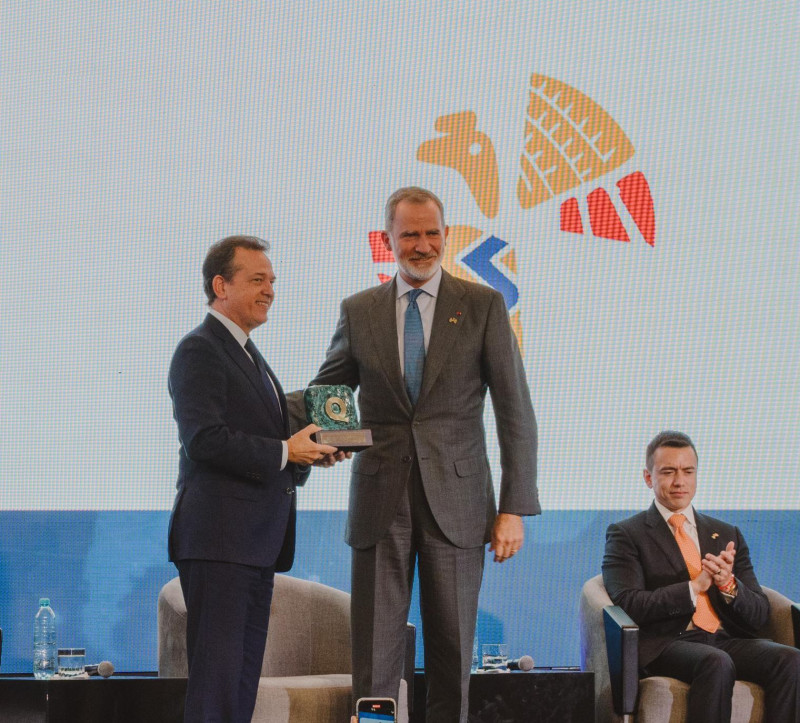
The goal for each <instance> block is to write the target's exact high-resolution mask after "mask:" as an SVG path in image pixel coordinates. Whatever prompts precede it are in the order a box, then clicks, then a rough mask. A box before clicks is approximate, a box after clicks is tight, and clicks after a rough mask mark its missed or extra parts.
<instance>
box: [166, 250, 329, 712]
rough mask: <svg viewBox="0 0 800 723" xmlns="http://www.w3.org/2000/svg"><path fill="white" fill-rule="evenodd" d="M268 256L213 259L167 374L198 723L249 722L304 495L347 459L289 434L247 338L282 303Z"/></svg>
mask: <svg viewBox="0 0 800 723" xmlns="http://www.w3.org/2000/svg"><path fill="white" fill-rule="evenodd" d="M268 250H269V246H268V245H267V243H266V242H264V241H262V240H260V239H257V238H255V237H252V236H230V237H228V238H225V239H223V240H222V241H219V242H218V243H216V244H214V245H213V246H212V247H211V248H210V249H209V251H208V254H207V255H206V259H205V262H204V263H203V281H204V287H205V292H206V296H207V297H208V305H209V313H208V315H207V316H206V318H205V321H203V323H202V324H201V325H200V326H198V327H197V328H196V329H194V330H193V331H191V332H190V333H189V334H187V335H186V336H185V337H184V338H183V339H182V340H181V342H180V343H179V344H178V348H177V349H176V351H175V354H174V356H173V358H172V363H171V365H170V370H169V391H170V395H171V397H172V403H173V410H174V416H175V421H176V422H177V424H178V435H179V437H180V443H181V447H180V469H179V474H178V483H177V488H178V492H177V495H176V497H175V504H174V506H173V509H172V516H171V518H170V529H169V556H170V560H172V561H173V562H174V563H175V565H176V567H177V568H178V572H179V575H180V581H181V588H182V589H183V595H184V598H185V600H186V609H187V628H186V643H187V653H188V661H189V683H188V687H187V692H186V713H185V720H186V721H187V722H188V721H191V722H192V723H197V722H199V721H202V722H203V723H205V722H207V721H208V722H210V721H224V723H238V722H240V721H241V723H249V721H250V719H251V717H252V714H253V709H254V707H255V700H256V693H257V692H258V679H259V675H260V672H261V664H262V660H263V657H264V647H265V644H266V639H267V626H268V623H269V610H270V602H271V600H272V587H273V579H274V575H275V572H276V571H284V570H288V569H289V568H290V567H291V565H292V560H293V557H294V531H295V485H296V484H297V483H298V482H300V481H302V478H303V475H304V474H305V473H306V468H307V466H308V465H310V464H313V463H322V464H325V465H328V464H331V463H332V462H333V461H335V460H336V459H340V458H342V457H343V455H341V454H339V455H334V453H335V452H336V450H335V448H333V447H329V446H326V445H319V444H316V443H314V442H313V441H312V440H311V438H310V435H311V434H312V433H313V432H315V431H317V429H319V428H318V427H315V426H314V425H309V426H307V427H306V428H305V429H302V430H300V431H299V432H298V433H297V434H295V435H294V436H291V437H290V436H289V432H288V430H289V417H288V412H287V409H286V398H285V397H284V394H283V389H282V388H281V385H280V383H279V382H278V380H277V378H276V377H275V375H274V374H273V373H272V370H271V369H270V368H269V366H268V365H267V363H266V361H265V360H264V358H263V357H262V356H261V354H260V353H259V351H258V350H257V349H256V347H255V345H254V344H253V342H252V340H251V339H250V336H249V335H250V332H251V331H252V330H253V329H255V328H256V327H258V326H260V325H261V324H263V323H264V322H265V321H266V320H267V313H268V311H269V308H270V306H271V304H272V301H273V299H274V293H275V292H274V283H275V274H274V272H273V269H272V264H271V263H270V260H269V259H268V258H267V255H266V253H267V251H268Z"/></svg>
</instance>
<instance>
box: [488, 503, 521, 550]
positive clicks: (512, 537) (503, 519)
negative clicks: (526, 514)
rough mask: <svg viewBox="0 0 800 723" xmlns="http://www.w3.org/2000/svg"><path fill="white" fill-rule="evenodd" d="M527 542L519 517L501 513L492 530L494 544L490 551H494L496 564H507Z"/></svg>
mask: <svg viewBox="0 0 800 723" xmlns="http://www.w3.org/2000/svg"><path fill="white" fill-rule="evenodd" d="M524 540H525V526H524V525H523V524H522V518H521V517H520V516H519V515H512V514H510V513H508V512H501V513H500V514H498V515H497V517H496V518H495V521H494V527H493V528H492V543H491V544H490V545H489V550H492V551H494V561H495V562H505V561H506V560H510V559H511V558H512V557H514V555H516V554H517V553H518V552H519V550H520V548H521V547H522V543H523V541H524Z"/></svg>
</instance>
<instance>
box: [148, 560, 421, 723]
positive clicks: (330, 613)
mask: <svg viewBox="0 0 800 723" xmlns="http://www.w3.org/2000/svg"><path fill="white" fill-rule="evenodd" d="M414 635H415V631H414V628H413V626H409V629H408V637H407V640H406V660H407V663H408V664H407V666H406V668H407V670H411V671H412V675H413V665H414V647H415V643H414ZM187 671H188V666H187V662H186V604H185V603H184V600H183V593H182V592H181V586H180V581H179V579H178V578H177V577H176V578H174V579H172V580H170V581H169V582H168V583H167V584H166V585H164V587H163V588H162V589H161V592H160V594H159V596H158V674H159V676H160V677H167V678H176V677H177V678H182V677H186V675H187ZM407 680H408V681H409V682H413V677H411V678H410V679H409V677H408V676H406V680H403V682H402V684H401V695H400V700H399V701H398V720H399V721H408V700H409V688H408V684H407V682H406V681H407ZM351 685H352V678H351V666H350V595H348V594H347V593H346V592H343V591H341V590H336V589H334V588H331V587H328V586H326V585H322V584H320V583H316V582H310V581H308V580H298V579H296V578H293V577H288V576H286V575H276V576H275V589H274V592H273V596H272V609H271V612H270V623H269V634H268V636H267V648H266V651H265V653H264V663H263V666H262V668H261V680H260V682H259V689H258V697H257V698H256V708H255V711H254V713H253V721H256V722H258V723H261V722H263V723H279V722H283V721H285V722H286V723H307V722H308V721H316V722H318V723H326V722H327V721H330V722H331V723H341V721H348V720H350V712H351V709H352V703H351Z"/></svg>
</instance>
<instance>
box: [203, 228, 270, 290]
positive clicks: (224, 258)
mask: <svg viewBox="0 0 800 723" xmlns="http://www.w3.org/2000/svg"><path fill="white" fill-rule="evenodd" d="M236 249H251V250H253V251H263V252H264V253H265V254H266V253H267V252H268V251H269V243H268V242H267V241H264V240H262V239H260V238H258V237H256V236H227V237H226V238H224V239H222V241H217V242H216V243H215V244H212V245H211V248H210V249H209V250H208V253H207V254H206V258H205V261H203V291H205V292H206V297H207V298H208V303H209V305H210V304H213V303H214V299H216V298H217V295H216V294H215V293H214V277H215V276H221V277H222V278H223V279H225V281H230V280H231V279H232V278H233V275H234V274H235V273H236V267H235V266H234V265H233V257H234V256H235V255H236Z"/></svg>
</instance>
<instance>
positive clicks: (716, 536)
mask: <svg viewBox="0 0 800 723" xmlns="http://www.w3.org/2000/svg"><path fill="white" fill-rule="evenodd" d="M718 537H719V532H715V533H714V534H713V535H711V539H712V540H716V539H717V538H718Z"/></svg>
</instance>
